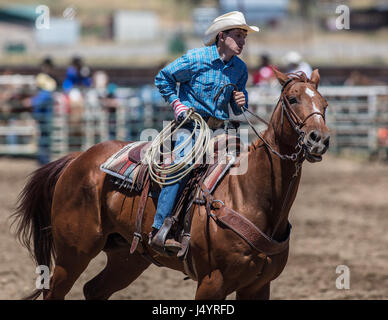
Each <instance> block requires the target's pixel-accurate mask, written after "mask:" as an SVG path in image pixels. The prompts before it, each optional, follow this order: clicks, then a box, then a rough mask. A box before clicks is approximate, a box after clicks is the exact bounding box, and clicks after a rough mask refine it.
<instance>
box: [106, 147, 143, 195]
mask: <svg viewBox="0 0 388 320" xmlns="http://www.w3.org/2000/svg"><path fill="white" fill-rule="evenodd" d="M145 144H147V143H146V142H143V141H138V142H130V143H128V144H127V145H126V146H124V147H123V148H121V149H120V150H119V151H118V152H116V153H115V154H113V155H112V156H111V157H110V158H109V159H108V160H106V161H105V162H104V163H103V164H102V165H101V166H100V169H101V170H102V171H104V172H105V173H107V174H108V175H110V176H112V177H115V178H117V180H115V181H114V182H115V183H116V184H120V186H122V187H125V188H131V189H132V188H133V187H135V182H136V178H137V176H138V173H139V170H140V168H141V163H140V162H137V161H135V160H133V159H131V158H130V157H129V156H128V154H129V152H130V151H131V150H133V149H135V148H138V147H140V146H141V145H145Z"/></svg>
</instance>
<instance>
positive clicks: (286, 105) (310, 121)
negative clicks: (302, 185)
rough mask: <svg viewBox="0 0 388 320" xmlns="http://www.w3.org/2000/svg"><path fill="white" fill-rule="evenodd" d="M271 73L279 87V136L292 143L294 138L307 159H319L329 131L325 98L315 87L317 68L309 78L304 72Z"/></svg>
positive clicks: (327, 145)
mask: <svg viewBox="0 0 388 320" xmlns="http://www.w3.org/2000/svg"><path fill="white" fill-rule="evenodd" d="M274 72H275V75H276V77H277V78H278V80H279V83H280V84H281V86H282V95H281V97H280V101H279V104H280V107H281V113H280V116H281V117H282V118H281V121H280V122H281V128H282V136H283V137H287V138H288V139H287V140H288V141H290V144H294V145H295V138H296V139H297V143H299V144H300V145H301V146H302V147H303V149H304V153H305V156H306V159H307V160H308V161H310V162H317V161H321V160H322V155H323V154H324V153H325V152H326V151H327V149H328V148H329V140H330V134H329V128H328V127H327V126H326V121H325V112H326V108H327V101H326V99H325V98H323V97H322V96H321V94H320V93H319V92H318V90H317V89H318V84H319V79H320V77H319V72H318V69H315V70H314V71H313V72H312V74H311V78H310V79H308V78H307V77H306V76H305V74H304V73H300V74H299V73H298V74H284V73H281V72H280V71H277V70H274ZM278 107H279V106H278ZM292 137H294V139H293V138H292ZM283 143H284V141H283Z"/></svg>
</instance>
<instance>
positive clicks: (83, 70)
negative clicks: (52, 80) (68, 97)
mask: <svg viewBox="0 0 388 320" xmlns="http://www.w3.org/2000/svg"><path fill="white" fill-rule="evenodd" d="M91 85H92V78H91V72H90V68H89V67H87V66H85V65H84V63H83V61H82V59H81V58H80V57H78V56H75V57H74V58H73V59H72V62H71V65H70V66H69V67H68V68H67V70H66V78H65V80H64V81H63V84H62V87H63V90H64V91H65V92H69V91H70V90H71V89H72V88H73V87H87V88H88V87H90V86H91Z"/></svg>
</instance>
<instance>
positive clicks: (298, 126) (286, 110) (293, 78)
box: [213, 72, 326, 174]
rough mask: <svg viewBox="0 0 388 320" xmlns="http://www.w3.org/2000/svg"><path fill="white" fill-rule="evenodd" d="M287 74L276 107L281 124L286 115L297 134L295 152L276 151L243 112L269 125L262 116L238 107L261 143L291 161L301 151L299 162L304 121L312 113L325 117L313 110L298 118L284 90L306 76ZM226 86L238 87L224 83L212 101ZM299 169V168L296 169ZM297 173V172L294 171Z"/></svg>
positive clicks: (287, 89) (303, 147)
mask: <svg viewBox="0 0 388 320" xmlns="http://www.w3.org/2000/svg"><path fill="white" fill-rule="evenodd" d="M287 75H288V76H290V78H289V79H288V80H287V81H286V82H285V83H284V84H283V86H282V89H281V95H280V97H279V101H278V103H277V107H278V106H279V105H280V106H281V108H282V110H281V112H282V115H281V125H282V126H283V121H284V115H285V116H286V118H287V120H288V122H289V123H290V125H291V127H292V129H293V130H294V131H295V132H296V134H297V135H298V138H297V144H296V146H295V150H296V151H295V152H294V153H292V154H291V155H287V154H281V153H279V152H278V151H276V150H275V149H274V148H273V147H272V146H271V145H270V144H269V143H268V142H267V141H266V140H265V139H264V137H263V136H262V135H261V134H260V133H259V132H257V130H256V128H255V127H254V126H253V124H252V123H251V122H250V121H249V119H248V117H247V116H246V114H245V112H248V113H250V114H251V115H253V116H254V117H256V118H257V119H259V120H260V121H261V122H263V123H265V124H266V125H269V123H268V122H267V121H265V120H264V119H263V118H261V117H260V116H258V115H257V114H255V113H253V112H252V111H250V110H248V108H246V107H245V106H244V107H243V106H241V107H240V109H241V111H242V114H243V115H244V117H245V120H246V122H247V123H248V124H249V126H250V127H251V128H252V130H253V132H254V133H255V134H256V136H257V137H258V138H259V139H260V140H261V141H262V142H263V144H264V145H265V146H266V147H267V148H268V149H269V150H270V151H271V152H272V153H273V154H275V155H277V156H278V157H279V158H280V159H282V160H291V161H293V162H295V161H297V159H298V156H299V155H300V154H301V153H302V151H303V155H302V157H300V159H302V160H301V161H300V164H301V163H302V162H303V160H304V159H305V152H306V151H307V149H306V145H305V144H304V137H305V135H306V133H305V132H304V131H303V130H302V128H303V127H304V126H305V125H306V122H307V120H308V119H309V118H311V117H312V116H314V115H319V116H321V117H322V118H323V121H324V122H325V123H326V119H325V115H324V114H323V113H321V112H319V111H314V112H312V113H310V114H309V115H308V116H307V117H306V118H305V119H303V120H302V119H300V117H299V116H298V115H297V114H296V113H295V111H294V110H293V109H292V108H291V105H290V102H289V101H288V99H287V97H286V92H288V91H289V90H290V89H291V87H292V86H293V85H294V84H295V83H297V82H308V81H309V80H308V78H307V76H306V75H305V74H304V73H303V72H300V73H289V74H287ZM227 86H232V87H233V88H234V89H235V90H236V91H238V88H237V86H236V85H235V84H234V83H228V84H226V85H224V86H223V87H221V89H220V90H219V91H218V93H217V94H216V96H215V98H214V100H213V101H214V102H216V101H217V99H218V98H219V96H220V95H221V93H222V92H223V90H224V89H225V87H227ZM297 171H299V170H297ZM296 174H297V172H296Z"/></svg>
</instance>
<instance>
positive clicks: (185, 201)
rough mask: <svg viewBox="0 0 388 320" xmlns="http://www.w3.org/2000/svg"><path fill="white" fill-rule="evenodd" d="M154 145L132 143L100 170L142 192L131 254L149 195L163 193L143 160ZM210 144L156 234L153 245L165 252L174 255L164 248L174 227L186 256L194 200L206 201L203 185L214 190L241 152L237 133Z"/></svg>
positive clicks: (113, 180)
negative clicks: (171, 213)
mask: <svg viewBox="0 0 388 320" xmlns="http://www.w3.org/2000/svg"><path fill="white" fill-rule="evenodd" d="M150 144H151V142H131V143H128V144H127V145H126V146H124V147H123V148H122V149H121V150H119V151H118V152H116V153H115V154H113V155H112V156H111V157H110V158H109V159H108V160H107V161H105V163H103V164H102V165H101V166H100V169H101V170H102V171H104V172H105V173H107V174H108V175H109V176H110V177H111V179H112V182H113V183H115V184H116V185H118V186H119V188H127V189H130V190H135V191H137V192H140V193H141V196H140V203H139V207H138V212H137V219H136V228H135V229H136V230H135V233H134V238H133V241H132V246H131V253H132V252H134V251H135V250H136V247H137V245H138V243H139V241H140V240H141V221H142V220H143V214H144V208H145V203H146V201H147V198H148V197H158V196H159V194H158V193H157V194H155V193H154V192H153V191H152V189H153V188H152V186H151V185H152V184H153V183H152V182H151V181H150V177H149V174H148V166H147V164H145V163H143V162H142V160H143V155H144V154H145V152H146V150H147V148H148V147H149V146H150ZM210 145H211V149H210V152H209V155H210V156H209V157H208V159H206V162H205V164H202V165H200V166H198V167H197V168H196V169H194V170H193V171H192V172H191V177H190V179H189V181H188V182H187V184H186V186H185V188H184V190H183V192H182V194H181V196H180V198H179V199H178V200H177V203H176V205H175V208H174V210H173V215H172V217H170V218H166V219H165V221H164V224H163V226H162V227H161V229H160V230H159V232H158V234H157V235H156V236H155V239H154V243H153V247H154V248H155V249H156V250H157V251H158V252H159V253H161V254H163V255H171V254H172V253H171V252H168V251H166V250H165V248H164V243H165V240H166V237H167V235H168V234H169V232H170V230H171V231H172V233H173V234H174V235H175V238H176V240H177V241H179V242H181V243H182V250H181V251H182V252H180V253H178V256H183V255H184V253H185V252H186V249H187V245H188V242H189V233H190V226H191V225H190V224H191V214H189V213H190V209H191V207H192V205H193V203H194V200H196V202H197V203H203V201H204V200H198V197H199V196H200V193H201V185H204V187H205V188H206V189H208V190H210V192H213V190H214V189H215V187H216V186H217V184H218V183H219V182H220V180H221V179H222V177H223V176H224V175H225V174H226V172H227V171H228V170H229V168H230V167H231V166H232V165H233V164H234V162H235V160H236V155H237V154H238V153H239V152H240V150H239V147H240V139H239V138H238V137H237V136H230V135H229V136H228V135H226V134H222V135H218V136H216V137H215V138H213V141H212V143H211V144H210ZM212 149H213V150H212ZM150 190H151V191H150ZM198 201H199V202H198ZM201 201H202V202H201Z"/></svg>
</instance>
